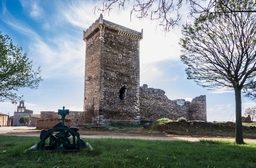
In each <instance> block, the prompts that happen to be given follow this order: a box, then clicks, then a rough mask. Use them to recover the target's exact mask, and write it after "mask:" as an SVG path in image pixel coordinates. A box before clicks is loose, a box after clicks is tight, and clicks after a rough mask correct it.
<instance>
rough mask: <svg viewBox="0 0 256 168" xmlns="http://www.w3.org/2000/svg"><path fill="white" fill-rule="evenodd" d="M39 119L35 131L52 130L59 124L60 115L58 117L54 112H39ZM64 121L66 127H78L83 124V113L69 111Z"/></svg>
mask: <svg viewBox="0 0 256 168" xmlns="http://www.w3.org/2000/svg"><path fill="white" fill-rule="evenodd" d="M40 117H41V118H40V120H39V121H37V129H43V128H44V129H46V128H47V129H48V128H52V127H53V126H54V125H56V124H58V123H59V122H61V115H58V112H54V111H41V116H40ZM65 119H66V120H67V123H66V122H65V125H67V126H79V125H83V124H84V123H85V122H84V112H83V111H69V114H68V115H66V117H65Z"/></svg>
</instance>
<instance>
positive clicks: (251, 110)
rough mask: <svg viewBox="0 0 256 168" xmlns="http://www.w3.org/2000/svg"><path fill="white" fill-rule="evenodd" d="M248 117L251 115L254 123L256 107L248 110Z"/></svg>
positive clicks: (246, 112)
mask: <svg viewBox="0 0 256 168" xmlns="http://www.w3.org/2000/svg"><path fill="white" fill-rule="evenodd" d="M246 115H250V116H251V119H252V121H253V120H254V118H255V117H256V106H254V107H251V108H247V109H246V110H245V112H244V116H246Z"/></svg>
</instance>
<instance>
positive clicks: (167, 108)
mask: <svg viewBox="0 0 256 168" xmlns="http://www.w3.org/2000/svg"><path fill="white" fill-rule="evenodd" d="M140 116H141V120H146V121H155V120H157V119H159V118H170V119H173V120H176V119H178V118H180V117H185V118H186V119H188V120H203V121H206V97H205V96H199V97H197V98H195V99H193V100H192V101H191V102H189V101H185V100H184V99H177V100H169V99H168V97H167V96H166V95H165V92H164V91H163V90H161V89H155V88H148V86H147V85H143V86H142V87H140Z"/></svg>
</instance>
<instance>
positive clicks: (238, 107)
mask: <svg viewBox="0 0 256 168" xmlns="http://www.w3.org/2000/svg"><path fill="white" fill-rule="evenodd" d="M234 89H235V99H236V102H235V103H236V143H237V144H243V143H244V139H243V126H242V99H241V89H238V88H234Z"/></svg>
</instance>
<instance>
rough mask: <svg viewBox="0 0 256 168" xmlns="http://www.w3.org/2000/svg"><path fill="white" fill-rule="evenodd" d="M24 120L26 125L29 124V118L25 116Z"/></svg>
mask: <svg viewBox="0 0 256 168" xmlns="http://www.w3.org/2000/svg"><path fill="white" fill-rule="evenodd" d="M23 119H24V122H25V124H28V123H29V116H24V117H23Z"/></svg>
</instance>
